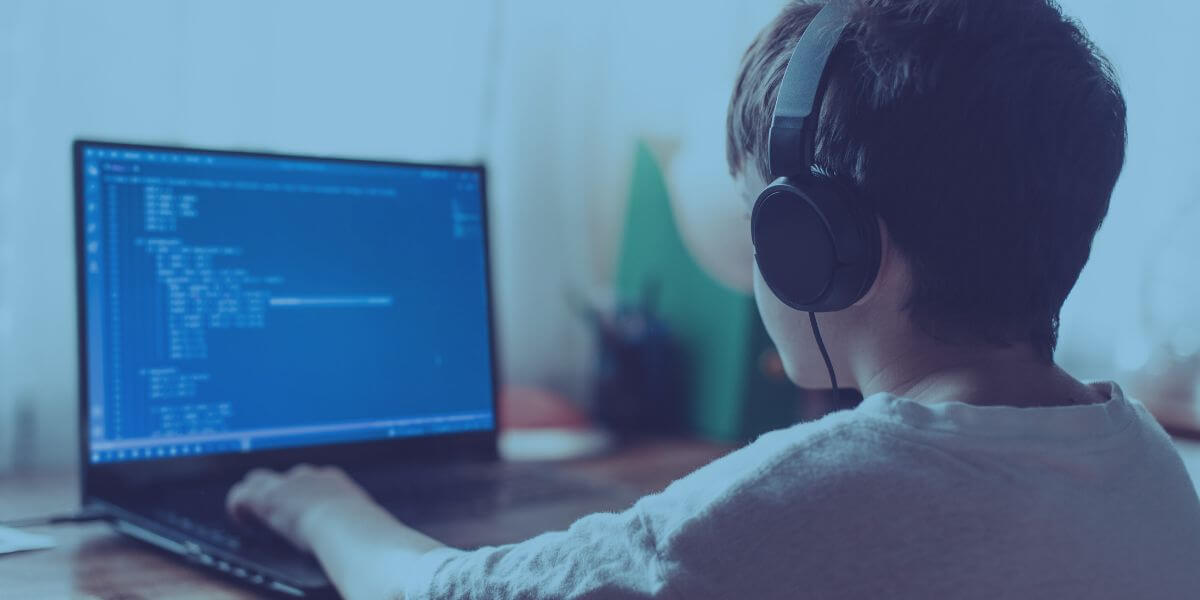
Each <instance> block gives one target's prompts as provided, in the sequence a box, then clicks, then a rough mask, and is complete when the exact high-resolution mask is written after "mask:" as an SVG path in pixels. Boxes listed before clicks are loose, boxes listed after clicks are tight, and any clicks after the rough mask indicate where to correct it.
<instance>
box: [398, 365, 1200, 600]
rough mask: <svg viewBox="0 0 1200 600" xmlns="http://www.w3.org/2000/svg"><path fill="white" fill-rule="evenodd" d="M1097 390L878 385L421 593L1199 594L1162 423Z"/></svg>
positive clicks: (430, 558) (439, 577) (479, 560)
mask: <svg viewBox="0 0 1200 600" xmlns="http://www.w3.org/2000/svg"><path fill="white" fill-rule="evenodd" d="M1095 387H1096V388H1097V389H1098V390H1099V391H1100V392H1102V393H1103V394H1104V395H1105V396H1106V397H1108V398H1109V400H1108V401H1107V402H1104V403H1102V404H1089V405H1076V406H1068V407H1055V408H1012V407H977V406H971V405H967V404H962V403H955V402H951V403H944V404H937V405H925V404H920V403H917V402H914V401H912V400H908V399H905V398H899V397H895V396H891V395H885V394H880V395H875V396H872V397H870V398H867V399H866V400H865V401H864V402H863V403H862V405H861V406H859V407H858V408H856V409H854V410H851V411H843V412H840V413H836V414H833V415H829V416H827V417H825V418H824V419H821V420H820V421H817V422H813V423H806V424H801V425H796V426H793V427H789V428H787V429H782V430H779V431H773V432H771V433H768V434H766V435H763V436H762V437H760V438H758V440H756V441H755V442H754V443H752V444H750V445H749V446H747V447H745V448H743V449H741V450H738V451H736V452H734V453H732V454H730V455H728V456H726V457H724V458H721V459H720V460H717V461H715V462H713V463H712V464H709V465H707V466H705V467H703V468H701V469H699V470H697V471H696V472H694V473H692V474H690V475H688V476H686V477H684V478H682V479H680V480H678V481H676V482H675V483H673V484H671V485H670V486H669V487H667V489H665V490H664V491H662V492H661V493H658V494H654V495H651V496H647V497H645V498H642V499H641V500H640V501H638V502H637V503H636V504H635V505H634V506H633V507H632V508H630V509H628V510H626V511H624V512H622V513H617V514H608V513H605V514H595V515H591V516H588V517H584V518H583V519H580V520H579V521H577V522H576V523H575V524H574V525H572V526H571V527H570V528H569V529H567V530H566V531H560V532H553V533H547V534H544V535H541V536H538V537H536V538H533V539H531V540H528V541H525V542H522V543H519V544H513V545H507V546H500V547H488V548H482V549H479V550H475V551H471V552H464V551H459V550H452V549H442V550H437V551H434V552H432V553H430V554H428V555H426V556H425V557H423V558H422V559H421V560H420V561H418V562H417V563H416V564H413V565H406V566H405V567H401V568H404V570H405V571H406V572H407V573H408V575H409V577H407V581H408V586H407V589H406V590H405V598H406V600H422V599H425V598H437V599H443V598H445V599H450V598H472V599H481V600H482V599H488V600H498V599H506V598H556V599H557V598H595V599H601V598H605V599H607V598H621V599H623V598H678V599H682V600H691V599H696V600H703V599H708V598H732V599H738V600H760V599H763V600H765V599H769V598H838V599H842V598H871V599H876V598H920V599H926V598H1019V599H1039V598H1045V599H1053V600H1061V599H1067V598H1089V599H1103V598H1121V599H1129V598H1138V599H1141V598H1146V599H1151V598H1200V502H1198V501H1197V497H1196V492H1195V490H1194V488H1193V485H1192V482H1191V481H1190V480H1189V478H1188V475H1187V473H1186V472H1185V471H1184V468H1183V463H1182V462H1181V460H1180V458H1179V456H1178V454H1177V453H1176V452H1175V449H1174V448H1173V447H1172V445H1171V442H1170V440H1169V439H1168V438H1167V436H1166V435H1165V434H1164V432H1163V430H1162V429H1161V428H1160V427H1159V426H1158V424H1157V423H1156V422H1155V421H1154V420H1153V418H1152V417H1151V416H1150V415H1149V414H1148V413H1147V412H1146V410H1145V408H1144V407H1143V406H1142V405H1141V404H1140V403H1138V402H1137V401H1134V400H1127V399H1126V398H1125V397H1124V395H1123V394H1122V392H1121V390H1120V389H1119V388H1118V387H1117V386H1116V385H1115V384H1111V383H1106V384H1096V385H1095Z"/></svg>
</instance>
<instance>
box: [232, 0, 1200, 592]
mask: <svg viewBox="0 0 1200 600" xmlns="http://www.w3.org/2000/svg"><path fill="white" fill-rule="evenodd" d="M833 1H834V2H846V4H845V5H844V7H842V8H840V9H839V10H842V11H844V15H843V19H844V23H842V25H844V26H845V28H844V30H843V31H839V34H838V35H839V36H840V37H836V38H834V41H835V42H836V46H833V51H832V54H831V55H830V56H829V58H828V61H827V62H826V63H825V64H824V70H823V71H821V72H823V73H824V74H825V79H824V81H825V82H826V84H827V85H825V86H824V87H823V88H821V89H822V94H823V96H822V98H820V108H819V110H818V111H817V112H816V114H817V116H818V117H819V118H818V121H817V123H818V124H817V126H816V129H815V133H813V134H812V135H813V136H814V139H815V144H813V146H812V147H813V148H815V150H814V151H813V152H812V157H811V158H812V163H813V165H814V167H815V169H814V171H815V172H816V173H818V175H814V176H813V177H818V176H819V177H821V178H823V179H822V181H828V182H829V185H830V186H837V187H838V189H842V190H846V191H845V192H843V193H840V194H838V195H837V200H838V201H839V202H845V203H847V205H852V206H849V208H852V209H853V212H852V213H847V214H857V215H868V216H869V217H868V220H867V221H866V222H867V223H868V226H869V227H868V229H869V230H870V231H869V233H867V234H863V239H864V240H868V241H869V240H876V241H874V242H871V243H866V242H864V243H865V244H866V245H867V246H870V245H871V244H877V246H876V247H877V248H878V250H877V252H876V253H875V254H874V256H875V259H876V260H873V261H868V263H869V266H870V267H871V269H870V270H869V272H866V271H864V273H866V275H864V276H861V286H860V287H861V289H857V290H853V294H852V295H851V296H848V297H846V298H843V299H842V300H843V301H842V303H841V304H840V305H837V306H817V307H811V306H808V305H807V304H806V303H805V302H799V301H797V300H796V298H795V297H794V296H792V295H790V294H789V292H788V286H787V285H786V282H784V283H781V279H780V278H784V279H786V278H787V277H789V275H788V272H789V269H790V268H791V267H794V268H795V269H796V270H797V271H800V270H805V269H808V270H811V267H812V265H811V262H812V261H815V260H817V258H814V257H813V256H811V255H810V254H808V253H805V252H796V253H794V255H788V256H784V257H783V258H782V259H781V258H780V257H779V255H778V252H777V250H778V249H777V248H768V247H766V246H765V245H764V243H761V241H760V240H759V236H760V234H762V235H763V236H766V233H764V232H765V231H766V229H763V227H768V228H769V227H770V226H771V225H773V224H774V223H771V222H766V223H761V222H760V219H765V218H767V217H765V216H764V215H767V214H773V213H769V211H768V210H767V209H766V208H764V206H765V202H766V200H758V201H757V203H756V202H755V198H757V197H758V196H759V194H760V191H762V190H763V189H764V188H765V187H766V186H767V182H768V178H769V177H768V175H769V174H774V175H779V174H781V173H780V172H779V170H780V169H779V168H778V165H776V164H775V162H776V161H775V160H774V157H772V152H771V150H773V149H775V148H776V144H774V143H773V142H774V138H775V136H776V134H775V133H771V127H772V114H773V112H774V109H775V107H776V97H777V96H778V94H779V89H780V88H781V80H783V78H784V72H785V69H787V68H788V63H789V60H791V57H792V49H793V48H794V47H795V46H796V45H797V41H798V40H801V38H802V35H803V33H804V31H805V29H806V27H807V26H808V25H809V23H810V22H811V21H812V20H813V19H814V18H818V19H819V18H821V17H815V15H817V14H818V11H820V10H822V5H821V4H809V3H803V2H795V3H792V4H789V5H788V6H787V7H786V8H785V9H784V11H783V13H782V14H781V15H780V16H779V17H778V18H777V19H776V20H775V21H774V22H773V23H771V25H769V26H768V27H767V29H766V30H764V31H763V32H762V33H761V34H760V35H759V37H758V39H756V40H755V42H754V43H753V45H752V46H751V47H750V49H749V50H748V52H747V54H746V56H745V59H744V61H743V64H742V68H741V72H740V75H739V77H738V80H737V85H736V87H735V89H734V93H733V99H732V102H731V105H730V112H729V122H728V140H729V144H728V155H729V164H730V168H731V171H732V173H733V174H734V176H735V177H736V178H737V179H738V180H739V182H740V185H741V187H742V189H743V190H744V195H745V201H746V202H747V206H748V208H749V207H753V209H754V222H753V224H752V227H753V230H754V233H755V237H756V246H757V248H758V257H757V266H756V268H755V296H756V299H757V302H758V306H759V310H760V313H761V314H762V317H763V320H764V322H765V324H766V326H767V329H768V331H769V332H770V333H771V336H772V338H773V340H774V341H775V343H776V345H777V346H778V348H779V351H780V353H781V355H782V357H783V359H784V364H785V367H786V369H787V372H788V374H789V376H790V377H791V378H792V379H793V381H795V382H796V383H797V384H799V385H801V386H814V387H815V386H820V385H823V383H824V377H825V373H826V366H827V368H828V372H829V374H830V375H833V374H834V373H835V372H836V373H839V374H841V376H842V381H843V382H845V383H849V384H850V385H852V386H853V387H856V388H858V389H859V390H861V391H862V393H863V395H864V397H865V400H864V401H863V402H862V404H861V405H860V406H859V407H858V408H856V409H854V410H852V411H843V412H841V413H836V414H834V415H831V416H828V417H826V418H824V419H822V420H820V421H818V422H815V423H809V424H801V425H796V426H793V427H790V428H787V429H783V430H779V431H775V432H772V433H769V434H767V435H764V436H762V437H760V438H759V439H758V440H756V441H755V442H754V443H752V444H750V445H749V446H747V447H745V448H743V449H741V450H739V451H737V452H734V453H732V454H730V455H729V456H727V457H725V458H722V459H720V460H718V461H716V462H714V463H712V464H710V465H708V466H706V467H704V468H701V469H700V470H698V471H696V472H695V473H693V474H691V475H689V476H687V477H684V478H683V479H680V480H679V481H676V482H675V483H674V484H672V485H671V486H669V487H668V488H667V489H666V490H664V491H663V492H661V493H659V494H655V495H651V496H648V497H646V498H643V499H642V500H640V501H639V502H638V503H637V504H636V505H634V506H633V507H632V508H630V509H629V510H627V511H625V512H623V513H620V514H599V515H592V516H589V517H585V518H583V519H581V520H580V521H578V522H576V523H575V524H574V525H573V526H571V527H570V528H569V529H568V530H567V531H563V532H554V533H547V534H544V535H542V536H539V537H537V538H534V539H532V540H529V541H526V542H523V543H520V544H514V545H509V546H504V547H498V548H484V549H480V550H477V551H474V552H463V551H458V550H454V549H449V548H445V547H442V546H441V545H440V544H439V543H437V542H436V541H434V540H431V539H429V538H427V537H425V536H423V535H421V534H419V533H417V532H415V531H413V530H411V529H408V528H406V527H405V526H403V525H402V524H400V523H398V522H396V521H395V520H393V519H392V517H391V516H390V515H389V514H388V513H386V512H384V511H383V510H382V509H381V508H379V507H378V506H377V505H376V504H374V503H373V502H372V501H371V499H370V498H368V497H367V496H366V495H365V494H364V493H363V492H362V491H361V489H360V488H358V487H357V486H356V485H355V484H354V483H353V482H352V481H350V480H349V478H347V477H346V476H345V475H344V474H342V473H341V472H339V471H336V470H331V469H314V468H312V467H305V466H302V467H297V468H295V469H293V470H292V471H289V472H288V473H287V474H284V475H280V474H275V473H270V472H265V471H259V472H254V473H251V474H250V475H249V476H247V478H246V480H245V481H243V482H242V483H240V484H238V485H237V486H235V487H234V489H233V490H231V492H230V495H229V506H230V510H231V511H232V512H233V513H234V514H235V516H241V517H243V518H245V517H248V516H252V517H254V518H257V519H260V520H262V521H263V522H265V523H266V524H267V525H269V526H270V527H272V528H274V529H275V530H277V531H279V532H280V533H281V534H282V535H284V536H285V537H287V538H288V539H290V540H291V541H292V542H293V543H295V544H296V545H297V546H299V547H300V548H302V549H306V550H310V551H312V552H314V553H315V554H316V556H317V557H318V558H319V559H320V561H321V562H322V564H323V565H324V566H325V568H326V570H327V571H328V572H329V574H330V576H331V577H332V579H333V580H334V581H335V582H336V584H337V586H338V588H339V589H340V591H341V592H342V593H343V594H344V595H345V596H346V597H348V598H352V599H353V598H405V599H407V600H417V599H423V598H543V597H544V598H582V597H586V598H658V597H665V598H754V599H760V598H879V597H889V598H892V597H898V598H1056V599H1057V598H1064V597H1066V598H1082V597H1088V598H1183V597H1195V595H1196V594H1198V593H1200V568H1197V566H1198V565H1200V502H1198V501H1197V497H1196V493H1195V491H1194V489H1193V486H1192V483H1191V482H1190V481H1189V479H1188V476H1187V475H1186V473H1185V471H1184V469H1183V466H1182V463H1181V461H1180V460H1179V458H1178V456H1177V454H1176V453H1175V451H1174V449H1173V448H1172V446H1171V443H1170V441H1169V439H1168V438H1167V437H1166V435H1165V434H1164V433H1163V431H1162V430H1161V428H1159V427H1158V425H1157V424H1155V422H1154V421H1153V419H1152V418H1151V417H1150V416H1149V415H1148V414H1147V413H1146V411H1145V409H1144V408H1143V407H1142V406H1141V405H1140V404H1138V403H1137V402H1136V401H1133V400H1130V399H1127V398H1126V397H1125V396H1124V395H1123V394H1122V392H1121V390H1120V389H1119V388H1118V387H1117V386H1116V385H1115V384H1112V383H1101V384H1093V385H1085V384H1083V383H1080V382H1078V381H1076V380H1075V379H1073V378H1072V377H1070V376H1069V375H1068V374H1066V373H1065V372H1063V371H1062V370H1061V369H1059V368H1058V367H1057V366H1055V364H1054V362H1053V359H1052V353H1053V350H1054V345H1055V338H1056V333H1057V325H1058V313H1059V309H1060V307H1061V306H1062V303H1063V300H1064V299H1065V298H1066V296H1067V293H1068V292H1069V291H1070V289H1071V287H1072V286H1073V285H1074V283H1075V280H1076V278H1077V277H1078V275H1079V272H1080V270H1081V269H1082V267H1083V265H1084V263H1085V262H1086V260H1087V256H1088V253H1089V250H1090V245H1091V241H1092V237H1093V235H1094V234H1095V232H1096V230H1097V228H1098V227H1099V226H1100V223H1101V221H1102V219H1103V217H1104V215H1105V213H1106V212H1107V207H1108V201H1109V197H1110V195H1111V193H1112V189H1113V185H1114V184H1115V182H1116V179H1117V176H1118V174H1119V172H1120V169H1121V166H1122V163H1123V161H1124V151H1125V105H1124V100H1123V99H1122V97H1121V93H1120V91H1119V89H1118V88H1117V85H1116V83H1115V82H1114V79H1113V76H1112V74H1111V70H1110V68H1109V66H1108V64H1107V63H1106V62H1105V60H1104V59H1103V58H1102V57H1100V56H1099V55H1098V53H1097V51H1096V50H1095V48H1093V47H1092V45H1091V44H1090V43H1089V42H1088V40H1087V39H1086V38H1085V37H1084V35H1083V34H1082V32H1081V31H1080V30H1079V29H1078V27H1077V26H1076V25H1074V24H1073V23H1072V22H1070V21H1069V20H1066V19H1064V18H1063V17H1062V15H1061V14H1060V12H1059V10H1058V8H1057V7H1056V6H1055V5H1053V4H1051V3H1050V2H1049V0H1004V1H995V2H986V1H981V0H957V1H955V0H833ZM822 23H824V22H822ZM797 55H798V56H799V54H797ZM797 68H798V69H799V68H801V67H797ZM784 150H787V151H790V150H788V148H787V147H784ZM796 152H797V153H799V151H798V150H797V151H796ZM793 174H794V173H793ZM801 176H802V177H803V176H807V174H802V175H801ZM831 189H832V188H831ZM769 195H770V194H769V193H764V194H763V198H764V199H765V198H766V197H767V196H769ZM793 200H795V199H793ZM784 206H785V207H786V206H789V205H784ZM790 206H794V205H790ZM830 208H837V207H836V206H834V207H830ZM760 213H761V214H760ZM785 233H786V232H785ZM860 233H861V231H860ZM798 236H800V234H799V233H796V234H794V235H793V236H792V237H791V238H787V237H786V236H785V238H784V240H785V242H787V241H788V240H789V239H791V240H793V241H794V239H799V237H798ZM801 241H802V242H804V244H800V246H798V247H808V246H805V244H806V243H807V242H808V241H811V240H807V239H801ZM788 243H791V242H788ZM767 254H770V257H769V258H768V257H767V256H766V255H767ZM779 260H783V261H784V262H783V263H780V262H778V261H779ZM806 261H808V262H806ZM876 262H877V263H878V266H875V263H876ZM781 265H782V266H781ZM768 267H769V268H768ZM817 304H820V303H817ZM798 308H799V309H800V310H797V309H798ZM809 310H812V311H823V312H821V314H820V319H819V320H820V326H821V328H822V329H823V330H824V339H826V340H828V341H829V342H830V343H829V346H828V350H829V352H828V356H827V357H826V356H823V355H824V353H825V347H824V346H823V345H821V343H820V341H819V340H820V338H819V337H817V338H816V340H817V343H816V344H814V338H813V337H812V333H815V332H816V331H817V320H818V319H817V317H816V316H815V314H816V313H815V312H808V311H809ZM810 325H811V327H812V333H810V331H809V327H810ZM818 350H819V352H818ZM826 358H827V360H823V359H826Z"/></svg>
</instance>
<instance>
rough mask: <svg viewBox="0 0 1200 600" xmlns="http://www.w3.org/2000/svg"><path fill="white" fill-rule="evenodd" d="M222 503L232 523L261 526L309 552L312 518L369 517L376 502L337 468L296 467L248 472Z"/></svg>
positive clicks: (311, 536) (311, 548) (310, 549)
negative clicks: (368, 513) (254, 523)
mask: <svg viewBox="0 0 1200 600" xmlns="http://www.w3.org/2000/svg"><path fill="white" fill-rule="evenodd" d="M225 504H226V508H227V509H228V510H229V514H230V515H232V516H233V517H234V519H236V520H238V521H241V522H243V523H249V522H254V521H257V522H260V523H262V524H263V525H265V526H267V527H268V528H270V529H271V530H273V531H275V532H276V533H278V534H279V535H281V536H283V537H284V538H285V539H287V540H288V541H289V542H291V543H292V544H294V545H295V546H296V547H297V548H299V549H301V550H304V551H305V552H312V551H313V547H312V545H313V533H314V532H313V531H312V522H313V520H314V518H319V517H318V515H321V514H330V513H335V512H341V513H344V514H355V513H362V512H364V509H366V512H370V508H373V507H374V504H375V503H374V501H373V500H371V497H370V496H368V495H367V493H366V492H365V491H364V490H363V489H362V488H361V487H359V485H358V484H357V483H355V482H354V480H352V479H350V477H349V476H348V475H346V473H345V472H344V471H342V470H341V469H338V468H336V467H313V466H311V465H298V466H296V467H293V468H292V469H290V470H288V471H287V472H286V473H278V472H275V471H270V470H267V469H255V470H253V471H250V472H249V473H247V474H246V477H245V478H244V479H242V481H241V482H239V483H237V484H235V485H234V486H233V487H232V488H231V489H230V490H229V495H228V497H227V498H226V501H225Z"/></svg>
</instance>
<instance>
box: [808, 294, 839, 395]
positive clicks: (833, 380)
mask: <svg viewBox="0 0 1200 600" xmlns="http://www.w3.org/2000/svg"><path fill="white" fill-rule="evenodd" d="M808 322H809V323H812V330H813V337H814V338H816V340H817V348H819V349H820V350H821V358H823V359H825V368H826V369H829V385H831V386H833V396H834V397H835V398H837V399H838V400H841V398H842V394H841V392H840V391H839V390H838V384H837V373H834V372H833V361H831V360H829V351H827V350H825V340H822V339H821V329H820V328H819V327H817V313H815V312H810V313H808Z"/></svg>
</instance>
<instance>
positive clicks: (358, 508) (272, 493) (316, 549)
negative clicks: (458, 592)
mask: <svg viewBox="0 0 1200 600" xmlns="http://www.w3.org/2000/svg"><path fill="white" fill-rule="evenodd" d="M226 506H227V508H228V509H229V513H230V514H231V515H233V516H234V518H236V519H239V520H242V521H247V520H255V521H259V522H261V523H263V524H264V525H266V526H267V527H269V528H271V529H272V530H274V531H276V532H277V533H279V534H280V535H282V536H283V537H284V538H287V540H288V541H290V542H291V543H292V544H294V545H295V546H296V547H297V548H299V549H301V550H304V551H306V552H312V553H313V554H315V555H316V557H317V560H319V561H320V562H321V566H322V567H324V568H325V572H326V573H327V574H328V575H329V578H330V579H332V580H333V583H334V585H336V586H337V588H338V591H339V592H341V594H342V597H343V598H348V599H351V600H353V599H357V598H371V599H373V598H400V595H399V593H398V592H397V590H399V589H400V588H401V587H402V585H403V583H404V582H403V577H404V573H405V571H404V569H403V567H404V565H409V564H412V562H413V561H414V560H416V559H417V558H419V557H420V556H421V555H422V554H424V553H426V552H428V551H430V550H433V549H434V548H439V547H442V544H441V542H438V541H437V540H435V539H433V538H430V537H428V536H426V535H424V534H422V533H420V532H419V531H416V530H413V529H410V528H408V527H406V526H405V525H404V524H402V523H400V522H399V521H397V520H396V519H395V518H394V517H392V515H391V514H390V513H388V512H387V511H386V510H384V508H383V507H381V506H379V505H378V504H376V503H375V501H374V500H372V499H371V497H370V496H368V495H367V492H366V491H364V490H363V489H362V488H361V487H359V485H358V484H357V483H355V482H354V480H352V479H350V477H349V476H348V475H346V473H345V472H343V471H342V470H341V469H338V468H334V467H312V466H309V465H300V466H297V467H294V468H292V469H291V470H289V471H288V472H287V473H277V472H275V471H268V470H266V469H255V470H253V471H251V472H249V473H248V474H246V477H245V479H243V480H242V481H241V482H239V483H237V484H236V485H234V486H233V488H231V489H230V490H229V496H228V497H227V498H226Z"/></svg>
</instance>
